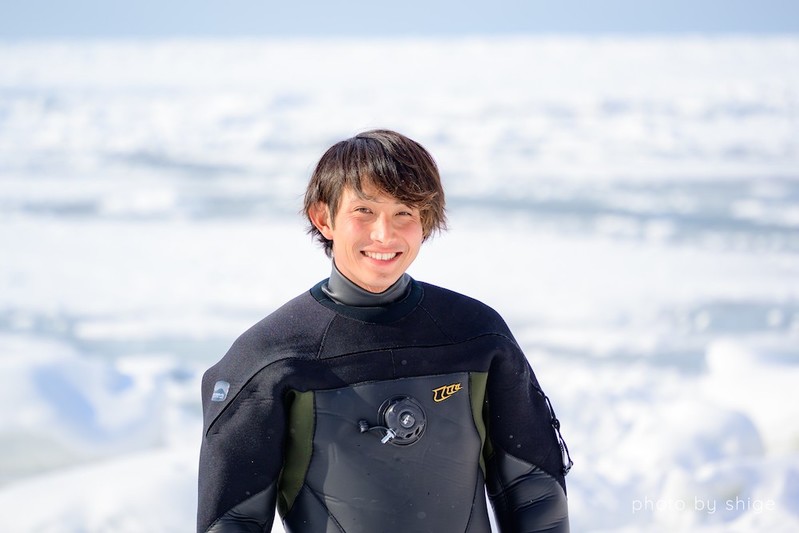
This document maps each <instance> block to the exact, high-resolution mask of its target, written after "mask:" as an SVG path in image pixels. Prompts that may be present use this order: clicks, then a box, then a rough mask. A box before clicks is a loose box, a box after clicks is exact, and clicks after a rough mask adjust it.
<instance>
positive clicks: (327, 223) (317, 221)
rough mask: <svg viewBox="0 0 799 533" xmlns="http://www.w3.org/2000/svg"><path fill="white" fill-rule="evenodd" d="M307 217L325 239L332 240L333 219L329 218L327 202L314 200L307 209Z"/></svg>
mask: <svg viewBox="0 0 799 533" xmlns="http://www.w3.org/2000/svg"><path fill="white" fill-rule="evenodd" d="M308 218H310V219H311V223H312V224H313V225H314V226H316V229H318V230H319V232H320V233H321V234H322V235H323V236H324V237H325V239H327V240H329V241H332V240H333V220H332V219H331V218H330V210H329V209H328V208H327V204H326V203H323V202H316V203H315V204H314V205H313V206H312V207H311V208H310V209H309V210H308Z"/></svg>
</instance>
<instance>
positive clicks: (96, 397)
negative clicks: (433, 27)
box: [0, 36, 799, 533]
mask: <svg viewBox="0 0 799 533" xmlns="http://www.w3.org/2000/svg"><path fill="white" fill-rule="evenodd" d="M797 65H799V39H796V38H754V37H745V36H742V37H736V38H732V37H729V38H714V39H711V38H704V37H701V36H695V37H679V38H677V37H675V38H647V37H640V38H567V37H558V36H552V37H538V38H503V39H499V38H496V39H477V38H474V39H446V40H433V39H426V40H421V39H394V40H218V41H214V40H210V41H207V40H202V41H200V40H198V41H191V40H164V41H141V42H138V41H111V40H109V41H83V42H5V43H1V44H0V376H2V383H3V390H4V395H3V397H4V401H3V402H0V421H2V422H0V531H10V532H15V533H18V532H23V533H25V532H30V533H106V532H109V533H110V532H113V533H117V532H119V533H126V532H137V533H138V532H141V531H161V532H176V533H178V532H191V531H193V530H194V527H195V526H194V515H195V511H196V498H195V493H196V476H197V458H198V449H199V442H200V435H201V426H200V418H201V413H200V393H199V380H200V377H201V375H202V372H203V371H204V369H205V368H207V367H208V366H210V365H211V364H213V363H214V362H215V361H216V360H217V359H218V358H219V357H221V356H222V355H223V354H224V352H225V351H226V349H227V347H228V346H229V345H230V343H232V341H233V340H234V339H235V337H236V336H237V335H238V334H239V333H241V332H242V331H243V330H244V329H245V328H247V327H248V326H249V325H251V324H252V323H254V322H255V321H257V320H259V319H260V318H261V317H263V316H264V315H266V314H268V313H269V312H271V311H272V310H274V309H275V308H276V307H278V306H279V305H280V304H282V303H283V302H284V301H286V300H288V299H289V298H291V297H293V296H295V295H296V294H299V293H300V292H302V291H304V290H306V289H307V288H309V287H310V286H311V285H313V284H314V283H316V282H317V281H318V280H320V279H322V278H324V277H326V276H327V275H328V273H329V268H330V265H329V261H328V260H327V259H326V258H325V257H324V255H323V253H322V252H321V250H320V249H318V248H317V247H316V246H315V245H314V244H313V243H312V242H311V241H310V239H309V238H308V237H307V236H306V235H305V234H304V223H303V221H302V219H301V217H300V216H299V215H298V211H299V209H300V200H301V196H302V194H303V190H304V186H305V182H306V181H307V179H308V176H309V174H310V171H311V169H312V167H313V165H314V164H315V162H316V160H317V159H318V157H319V156H320V155H321V154H322V152H323V151H324V150H325V149H326V148H327V147H328V146H329V145H330V144H332V143H333V142H335V141H337V140H339V139H341V138H344V137H347V136H350V135H352V134H355V133H357V132H358V131H360V130H363V129H367V128H374V127H388V128H393V129H397V130H399V131H401V132H404V133H406V134H408V135H410V136H411V137H413V138H415V139H417V140H419V141H420V142H421V143H422V144H424V145H425V146H426V147H428V148H429V149H430V151H431V152H432V153H433V155H434V156H435V157H436V158H437V160H438V163H439V165H440V167H441V171H442V175H443V179H444V182H445V187H446V188H447V191H448V200H449V215H450V227H451V229H450V231H449V232H447V233H446V234H444V235H440V236H436V237H434V238H433V239H431V240H430V241H429V242H428V243H426V244H425V245H424V247H423V249H422V253H421V255H420V257H419V259H418V260H417V262H416V264H414V265H413V267H412V269H411V274H412V275H413V276H415V277H416V278H418V279H421V280H425V281H429V282H432V283H436V284H440V285H443V286H446V287H449V288H452V289H455V290H458V291H461V292H464V293H467V294H469V295H472V296H475V297H477V298H479V299H482V300H483V301H485V302H486V303H488V304H489V305H491V306H492V307H494V308H496V309H497V310H499V311H500V312H501V313H502V314H503V316H505V318H506V319H507V321H508V323H509V324H510V326H511V329H512V330H513V331H514V333H515V334H516V336H517V339H518V340H519V342H520V343H521V345H522V347H523V348H524V349H525V352H526V354H527V356H528V357H529V359H530V361H531V363H532V365H533V367H534V369H535V370H536V372H537V375H538V377H539V379H540V381H541V383H542V385H543V387H544V389H545V390H546V392H547V393H548V394H549V396H550V397H551V399H552V402H553V404H554V407H555V409H556V411H557V413H558V416H559V418H560V419H561V421H562V425H563V434H564V437H565V438H566V441H567V443H568V445H569V448H570V450H571V453H572V457H573V459H574V461H575V466H574V469H573V470H572V472H571V473H570V474H569V476H568V477H567V484H568V489H569V501H570V511H571V522H572V530H573V531H576V532H584V531H588V532H598V531H605V532H611V531H612V532H640V531H664V532H665V531H669V532H672V531H699V532H721V531H742V532H743V531H746V532H749V531H772V532H782V531H784V532H792V531H799V68H796V67H797ZM278 522H279V521H276V524H275V528H274V531H282V529H281V527H280V524H279V523H278Z"/></svg>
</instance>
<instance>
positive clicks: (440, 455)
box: [198, 130, 571, 533]
mask: <svg viewBox="0 0 799 533" xmlns="http://www.w3.org/2000/svg"><path fill="white" fill-rule="evenodd" d="M305 214H306V215H307V217H308V220H309V222H310V232H311V233H312V234H313V235H315V236H316V237H317V238H318V240H319V241H320V242H321V243H322V244H323V246H324V248H325V251H326V253H327V254H328V255H329V256H331V257H332V258H333V268H332V273H331V276H330V278H329V279H327V280H325V281H323V282H321V283H319V284H317V285H316V286H315V287H313V288H312V289H311V290H310V291H306V292H305V293H303V294H301V295H300V296H298V297H297V298H295V299H293V300H291V301H290V302H288V303H287V304H285V305H284V306H283V307H281V308H280V309H278V310H277V311H275V312H274V313H272V314H271V315H269V316H268V317H266V318H265V319H263V320H262V321H261V322H259V323H258V324H256V325H255V326H253V327H252V328H251V329H250V330H248V331H247V332H245V333H244V334H243V335H242V336H241V337H239V339H238V340H236V342H235V343H234V344H233V346H232V347H231V348H230V350H229V352H228V353H227V355H225V357H224V358H223V359H222V360H221V361H220V362H219V363H217V364H216V365H215V366H213V367H212V368H210V369H209V370H208V371H207V372H206V374H205V376H204V378H203V409H204V416H205V424H204V434H203V442H202V451H201V455H200V478H199V493H200V494H199V496H200V497H199V508H198V531H200V532H214V533H220V532H225V533H227V532H269V531H270V530H271V527H272V522H273V518H274V510H275V507H277V509H278V511H279V513H280V516H281V518H282V520H283V523H284V526H285V529H286V531H287V532H289V533H321V532H325V533H330V532H345V533H355V532H365V533H399V532H431V533H432V532H435V533H456V532H457V533H460V532H464V533H488V532H490V531H491V529H490V525H489V519H488V511H487V506H486V505H485V491H486V488H487V491H488V495H489V498H490V500H491V503H492V505H493V507H494V512H495V514H496V518H497V523H498V524H499V526H500V528H501V531H502V532H503V533H521V532H525V533H527V532H533V531H568V527H569V526H568V512H567V504H566V486H565V482H564V476H565V474H566V472H568V469H569V467H570V466H571V460H570V459H569V457H568V451H567V449H566V448H565V444H564V443H563V441H562V439H561V437H560V432H559V423H558V421H557V419H556V418H555V415H554V412H553V411H552V407H551V405H550V404H549V400H548V399H547V397H546V396H545V395H544V393H543V392H542V390H541V388H540V387H539V385H538V382H537V380H536V378H535V376H534V374H533V372H532V370H531V368H530V366H529V364H528V363H527V360H526V359H525V357H524V355H523V353H522V352H521V350H520V348H519V346H518V344H517V343H516V341H515V340H514V339H513V337H512V335H511V333H510V331H509V330H508V328H507V326H506V325H505V323H504V322H503V320H502V319H501V318H500V317H499V315H498V314H497V313H496V312H494V311H493V310H492V309H490V308H489V307H487V306H485V305H483V304H481V303H480V302H477V301H476V300H473V299H470V298H468V297H466V296H462V295H460V294H457V293H454V292H451V291H448V290H445V289H442V288H439V287H436V286H433V285H429V284H426V283H421V282H418V281H416V280H414V279H412V278H411V277H410V276H409V275H408V274H406V270H407V269H408V267H409V266H410V265H411V263H413V260H414V259H415V258H416V255H417V254H418V252H419V249H420V247H421V245H422V242H423V241H424V240H425V239H427V238H428V237H429V236H430V235H431V234H433V233H434V232H436V231H439V230H442V229H443V228H444V227H445V215H444V191H443V190H442V187H441V182H440V178H439V173H438V169H437V168H436V164H435V162H434V161H433V159H432V157H431V156H430V155H429V154H428V152H427V151H426V150H425V149H424V148H423V147H422V146H420V145H419V144H418V143H416V142H414V141H412V140H411V139H408V138H407V137H404V136H402V135H400V134H398V133H395V132H392V131H387V130H375V131H369V132H365V133H362V134H360V135H357V136H355V137H353V138H351V139H347V140H345V141H341V142H339V143H337V144H335V145H334V146H332V147H331V148H330V149H329V150H328V151H327V152H326V153H325V154H324V156H322V159H321V160H320V161H319V163H318V165H317V167H316V169H315V170H314V173H313V175H312V177H311V181H310V183H309V185H308V188H307V191H306V196H305Z"/></svg>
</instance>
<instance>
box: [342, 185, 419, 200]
mask: <svg viewBox="0 0 799 533" xmlns="http://www.w3.org/2000/svg"><path fill="white" fill-rule="evenodd" d="M343 198H344V199H345V200H349V201H353V200H367V201H369V202H377V203H386V204H401V205H404V204H405V202H403V201H402V200H400V199H399V198H397V197H396V196H393V195H391V194H389V193H388V192H386V191H383V190H380V189H378V188H377V187H375V186H374V185H372V184H364V185H363V187H362V188H361V190H355V189H354V188H352V187H345V188H344V195H343Z"/></svg>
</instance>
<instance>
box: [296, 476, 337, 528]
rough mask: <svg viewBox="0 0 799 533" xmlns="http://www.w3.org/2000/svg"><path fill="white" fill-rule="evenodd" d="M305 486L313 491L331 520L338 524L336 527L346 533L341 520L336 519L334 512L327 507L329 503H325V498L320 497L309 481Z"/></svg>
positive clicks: (309, 490) (312, 494) (313, 494)
mask: <svg viewBox="0 0 799 533" xmlns="http://www.w3.org/2000/svg"><path fill="white" fill-rule="evenodd" d="M305 488H306V489H308V492H310V493H311V496H313V497H314V499H315V500H316V501H317V502H318V503H319V505H321V506H322V509H324V510H325V513H327V516H328V518H330V520H331V521H332V522H333V523H334V524H335V525H336V527H337V528H338V529H339V531H341V533H346V531H345V530H344V528H343V527H341V524H340V523H339V521H338V520H336V517H335V516H333V513H331V512H330V509H328V508H327V505H325V502H324V500H323V499H322V498H320V497H319V495H318V494H317V493H316V491H315V490H313V489H312V488H311V486H310V485H308V484H307V483H305Z"/></svg>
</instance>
